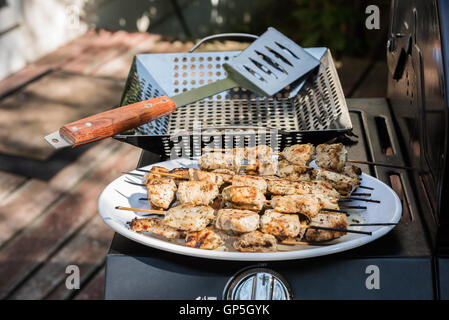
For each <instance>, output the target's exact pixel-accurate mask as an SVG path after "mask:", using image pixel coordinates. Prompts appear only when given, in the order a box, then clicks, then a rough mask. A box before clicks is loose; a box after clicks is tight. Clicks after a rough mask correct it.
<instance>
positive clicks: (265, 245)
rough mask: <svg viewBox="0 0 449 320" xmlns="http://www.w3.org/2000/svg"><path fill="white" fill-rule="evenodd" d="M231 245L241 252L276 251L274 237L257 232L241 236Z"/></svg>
mask: <svg viewBox="0 0 449 320" xmlns="http://www.w3.org/2000/svg"><path fill="white" fill-rule="evenodd" d="M232 245H233V247H234V249H236V250H238V251H241V252H274V251H277V240H276V238H275V236H273V235H271V234H267V233H262V232H260V231H257V230H256V231H253V232H248V233H244V234H242V235H241V236H240V237H239V238H238V239H237V240H236V241H234V243H233V244H232Z"/></svg>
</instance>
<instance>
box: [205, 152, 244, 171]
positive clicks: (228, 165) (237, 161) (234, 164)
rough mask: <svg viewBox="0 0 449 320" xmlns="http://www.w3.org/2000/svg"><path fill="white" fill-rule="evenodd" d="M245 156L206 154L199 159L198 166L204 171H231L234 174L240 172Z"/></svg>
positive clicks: (217, 153)
mask: <svg viewBox="0 0 449 320" xmlns="http://www.w3.org/2000/svg"><path fill="white" fill-rule="evenodd" d="M242 161H243V154H233V153H221V152H211V153H205V154H203V155H202V156H201V157H200V158H199V159H198V166H199V167H200V169H202V170H206V171H212V170H215V169H229V170H232V171H234V172H238V171H239V170H240V167H241V164H242Z"/></svg>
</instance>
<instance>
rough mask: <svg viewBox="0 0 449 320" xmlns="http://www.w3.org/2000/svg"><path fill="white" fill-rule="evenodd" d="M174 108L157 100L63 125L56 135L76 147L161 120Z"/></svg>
mask: <svg viewBox="0 0 449 320" xmlns="http://www.w3.org/2000/svg"><path fill="white" fill-rule="evenodd" d="M175 108H176V104H175V102H174V101H173V100H171V99H170V98H169V97H166V96H163V97H158V98H154V99H150V100H146V101H142V102H137V103H134V104H130V105H127V106H124V107H120V108H116V109H113V110H109V111H105V112H102V113H99V114H96V115H93V116H90V117H87V118H84V119H81V120H78V121H75V122H72V123H69V124H66V125H64V126H63V127H61V129H59V133H60V134H61V135H62V136H64V137H65V138H66V139H67V140H69V141H70V142H72V143H73V146H74V147H76V146H79V145H82V144H85V143H89V142H92V141H97V140H100V139H104V138H108V137H111V136H113V135H115V134H119V133H121V132H123V131H126V130H129V129H132V128H135V127H138V126H140V125H142V124H144V123H147V122H150V121H153V120H155V119H158V118H161V117H163V116H165V115H167V114H170V113H172V112H173V111H175Z"/></svg>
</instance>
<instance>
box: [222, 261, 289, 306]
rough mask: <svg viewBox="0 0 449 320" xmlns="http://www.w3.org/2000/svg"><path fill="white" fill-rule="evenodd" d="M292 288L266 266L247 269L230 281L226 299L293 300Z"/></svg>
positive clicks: (225, 294)
mask: <svg viewBox="0 0 449 320" xmlns="http://www.w3.org/2000/svg"><path fill="white" fill-rule="evenodd" d="M291 292H292V291H291V288H290V286H289V284H288V283H287V281H285V279H284V278H283V277H282V276H281V275H280V274H279V273H277V272H275V271H273V270H270V269H266V268H252V269H247V270H245V271H243V272H241V273H238V274H237V275H235V276H234V277H233V278H231V280H230V281H229V282H228V284H227V285H226V288H225V292H224V298H225V299H226V300H291V299H292V293H291Z"/></svg>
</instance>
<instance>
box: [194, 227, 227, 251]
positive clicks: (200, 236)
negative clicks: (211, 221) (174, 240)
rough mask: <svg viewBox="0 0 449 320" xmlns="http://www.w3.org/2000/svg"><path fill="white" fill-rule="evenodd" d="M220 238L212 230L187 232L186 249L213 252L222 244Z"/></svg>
mask: <svg viewBox="0 0 449 320" xmlns="http://www.w3.org/2000/svg"><path fill="white" fill-rule="evenodd" d="M224 243H225V242H224V240H223V238H222V236H221V235H220V234H219V233H218V232H215V231H214V230H213V229H212V228H206V229H203V230H200V231H195V232H189V233H187V236H186V247H190V248H199V249H206V250H214V249H217V248H218V247H220V246H222V245H223V244H224Z"/></svg>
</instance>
